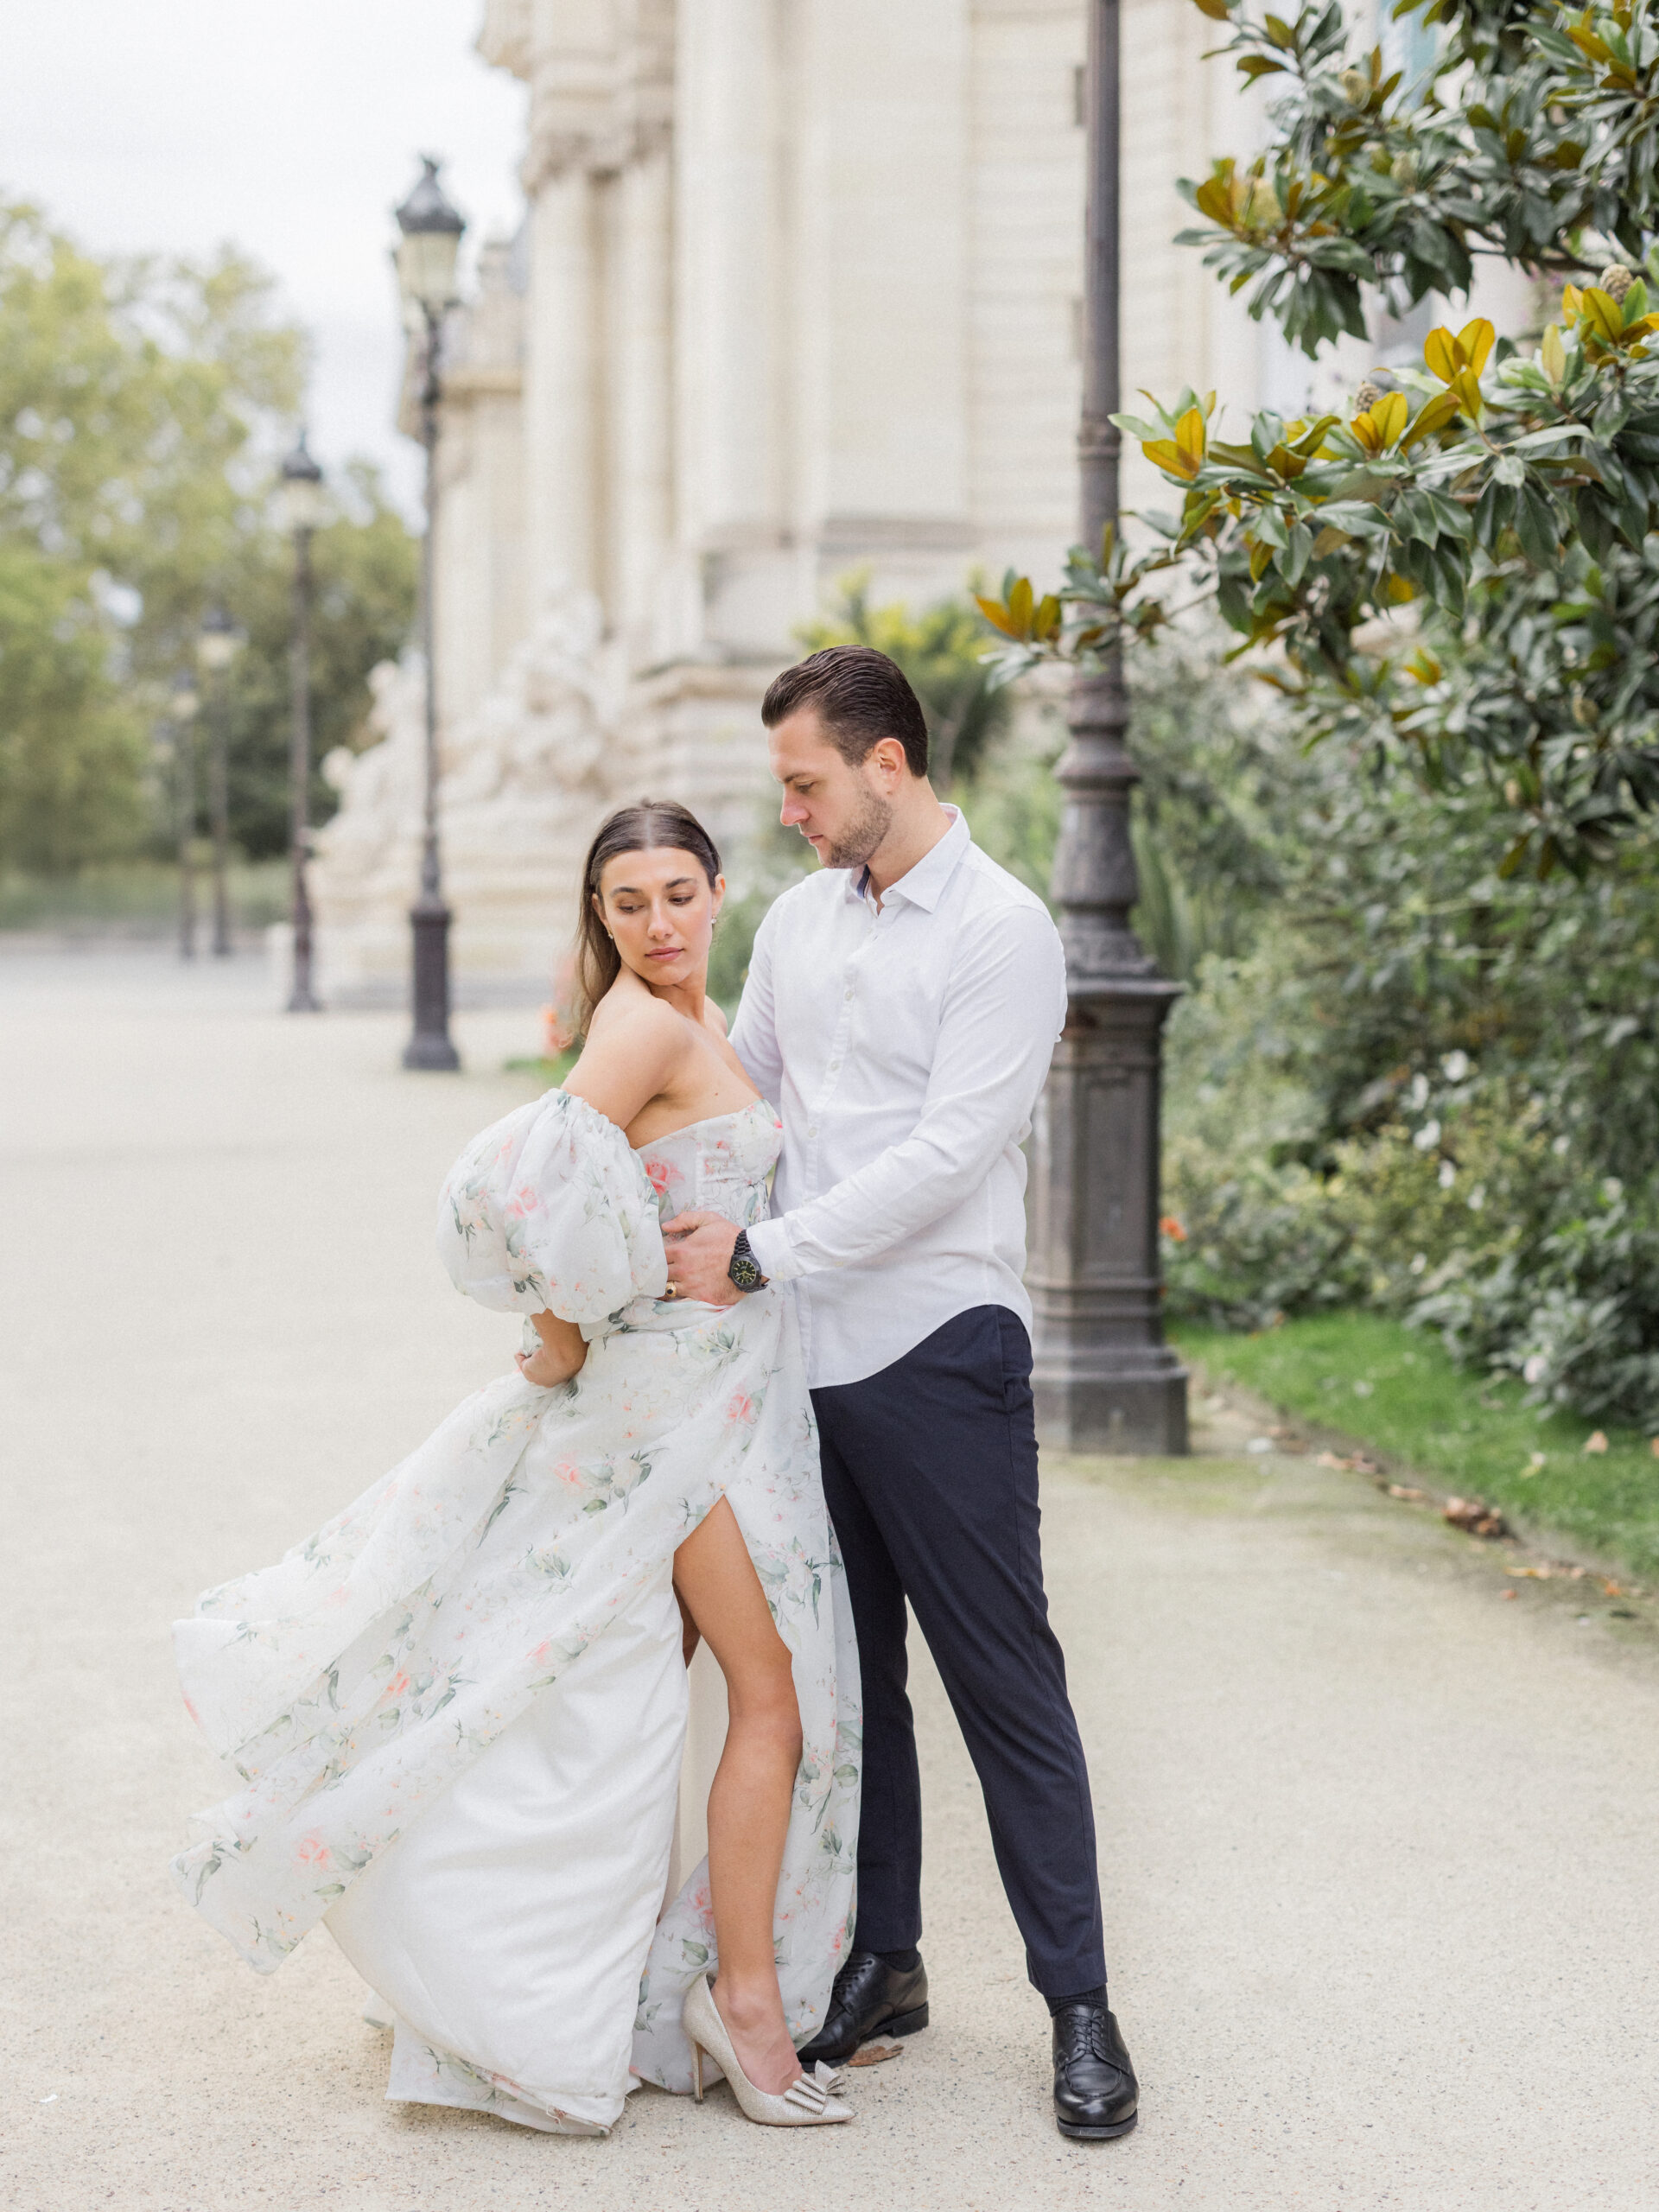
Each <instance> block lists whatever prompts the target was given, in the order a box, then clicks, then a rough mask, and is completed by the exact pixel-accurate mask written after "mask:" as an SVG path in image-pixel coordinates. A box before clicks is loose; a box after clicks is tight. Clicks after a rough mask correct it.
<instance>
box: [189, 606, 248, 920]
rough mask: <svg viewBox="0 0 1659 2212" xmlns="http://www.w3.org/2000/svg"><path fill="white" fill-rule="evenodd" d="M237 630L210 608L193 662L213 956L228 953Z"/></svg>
mask: <svg viewBox="0 0 1659 2212" xmlns="http://www.w3.org/2000/svg"><path fill="white" fill-rule="evenodd" d="M241 650H242V632H240V631H239V630H238V628H237V626H236V625H235V623H234V622H232V620H231V618H230V616H229V615H228V614H227V613H226V612H225V609H224V608H223V607H209V608H208V610H207V613H205V614H204V615H203V616H202V618H201V628H200V631H199V632H198V633H197V636H196V659H197V661H198V663H199V664H200V668H201V671H202V673H203V675H204V676H206V677H207V683H208V716H209V727H210V730H211V734H212V745H211V748H210V750H209V753H208V755H207V820H208V826H209V828H210V829H211V830H212V832H213V952H214V955H215V957H217V958H219V959H220V960H223V959H224V958H226V956H227V955H228V954H229V952H230V950H231V891H230V865H231V690H230V673H231V664H232V661H233V660H234V659H235V658H236V657H237V655H238V652H241Z"/></svg>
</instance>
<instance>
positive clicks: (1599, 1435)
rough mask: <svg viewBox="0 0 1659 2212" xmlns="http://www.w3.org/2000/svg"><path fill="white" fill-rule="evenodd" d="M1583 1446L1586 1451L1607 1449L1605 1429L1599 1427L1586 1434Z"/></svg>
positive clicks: (1603, 1450)
mask: <svg viewBox="0 0 1659 2212" xmlns="http://www.w3.org/2000/svg"><path fill="white" fill-rule="evenodd" d="M1584 1448H1585V1450H1586V1452H1605V1450H1606V1449H1607V1432H1606V1430H1605V1429H1604V1428H1599V1429H1597V1430H1595V1431H1594V1432H1593V1433H1592V1434H1591V1435H1589V1436H1586V1438H1585V1440H1584Z"/></svg>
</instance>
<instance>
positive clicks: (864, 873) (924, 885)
mask: <svg viewBox="0 0 1659 2212" xmlns="http://www.w3.org/2000/svg"><path fill="white" fill-rule="evenodd" d="M945 812H946V813H947V814H948V815H949V816H950V828H949V829H947V830H946V831H945V833H944V836H943V837H941V838H940V840H939V842H938V844H937V845H935V846H934V847H933V848H932V849H931V851H930V852H926V853H924V854H923V855H922V857H921V859H920V860H918V861H917V863H916V865H915V867H914V868H912V869H911V870H910V872H909V874H907V875H901V876H900V877H899V880H898V881H897V883H890V884H889V885H888V886H887V889H886V890H885V891H884V892H883V893H882V894H881V903H882V905H883V906H886V904H887V901H888V899H908V900H909V901H910V903H911V905H912V906H920V907H922V908H923V909H924V910H925V912H928V913H930V914H931V912H932V911H933V909H934V908H935V907H936V906H938V903H939V899H940V897H941V895H942V894H943V893H944V887H945V885H946V884H947V883H949V881H950V878H951V877H952V876H953V875H954V874H956V869H957V861H959V860H960V859H961V858H962V856H963V853H964V852H965V851H966V850H967V849H968V846H969V842H971V833H970V832H969V828H968V819H967V817H966V816H965V815H964V814H963V811H962V809H961V808H960V807H959V806H947V807H946V808H945ZM869 882H870V871H869V869H868V868H849V869H848V871H847V896H848V898H849V899H860V900H861V899H864V898H865V897H866V896H867V894H868V890H869Z"/></svg>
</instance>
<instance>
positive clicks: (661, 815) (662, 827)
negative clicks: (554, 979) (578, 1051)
mask: <svg viewBox="0 0 1659 2212" xmlns="http://www.w3.org/2000/svg"><path fill="white" fill-rule="evenodd" d="M665 850H666V851H674V852H683V853H690V855H692V857H693V859H694V860H696V862H697V864H698V866H699V867H700V868H702V872H703V874H705V875H706V876H707V877H708V879H709V889H710V890H711V891H712V890H713V889H714V887H715V878H716V877H717V876H718V875H719V874H720V855H719V854H718V853H717V852H716V851H715V841H714V839H713V838H712V837H711V836H709V832H708V831H707V830H706V829H704V828H703V826H702V823H701V822H699V821H698V819H697V817H696V815H695V814H693V813H692V811H691V810H690V807H689V806H682V805H681V804H680V803H679V801H678V800H677V799H671V798H663V799H656V798H646V799H641V800H640V802H639V805H638V806H620V807H618V809H617V810H616V812H615V813H614V814H610V815H607V817H605V819H604V821H603V822H601V823H600V825H599V835H598V836H596V837H595V838H594V842H593V843H592V844H591V845H589V846H588V858H587V861H586V862H585V863H584V865H583V868H582V903H581V907H580V909H579V911H578V913H577V916H576V991H575V1007H573V1008H572V1013H573V1014H574V1016H575V1027H576V1031H577V1033H578V1035H584V1036H585V1035H586V1033H587V1029H588V1023H589V1022H590V1021H591V1020H593V1016H594V1007H596V1006H597V1005H598V1004H599V1002H600V1001H601V999H602V998H603V997H604V995H605V994H606V992H607V991H608V990H609V989H610V988H611V985H612V984H613V982H615V981H616V979H617V977H618V976H620V974H621V972H622V956H621V954H620V952H619V951H618V950H617V949H616V946H615V944H614V942H613V939H612V937H611V933H610V931H608V930H607V928H606V926H605V925H604V923H603V922H602V921H601V919H600V918H599V909H598V906H596V905H595V904H594V901H595V900H596V899H597V898H598V896H599V884H600V878H601V876H602V875H603V874H604V873H605V864H606V862H607V861H613V860H614V859H615V858H616V856H617V855H618V854H619V853H656V852H663V851H665Z"/></svg>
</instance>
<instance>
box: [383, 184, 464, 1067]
mask: <svg viewBox="0 0 1659 2212" xmlns="http://www.w3.org/2000/svg"><path fill="white" fill-rule="evenodd" d="M421 166H422V175H421V180H420V182H419V183H418V184H417V185H416V187H415V189H414V190H413V192H411V193H410V195H409V197H408V199H407V200H404V204H403V206H402V207H400V208H398V210H397V229H398V232H399V237H398V241H397V289H398V291H399V293H400V294H401V296H402V299H403V305H404V321H405V323H406V325H407V327H408V328H409V330H410V334H411V335H412V336H413V337H414V338H415V340H416V342H417V344H418V345H419V347H420V372H421V390H420V408H421V430H420V438H421V443H422V445H423V446H424V447H425V448H426V535H425V537H424V538H423V541H422V545H421V652H422V657H423V660H424V662H425V665H426V836H425V842H424V844H423V848H422V851H421V887H420V893H419V895H418V896H417V897H416V901H415V904H414V906H412V907H411V908H410V916H409V918H410V928H411V930H412V931H413V935H414V957H415V973H414V989H413V999H414V1014H415V1027H414V1033H413V1034H412V1035H411V1036H410V1040H409V1043H408V1045H407V1046H405V1047H404V1066H405V1067H406V1068H443V1069H448V1068H458V1067H459V1066H460V1065H461V1060H460V1057H459V1055H458V1054H457V1052H456V1051H455V1048H454V1045H452V1044H451V1042H450V1041H449V909H448V906H445V905H444V903H443V892H442V875H441V874H440V870H439V864H438V694H437V671H436V669H435V665H434V652H435V624H434V622H433V620H432V590H433V546H434V541H435V534H436V528H437V518H438V480H437V451H438V408H439V404H440V402H441V401H442V397H443V387H442V383H441V382H440V378H439V372H440V370H441V367H442V346H443V319H444V317H445V315H447V314H448V311H449V309H450V308H452V307H454V304H455V297H456V295H455V264H456V261H457V259H458V258H459V256H460V252H461V232H463V231H464V230H465V229H466V227H467V226H466V224H465V223H464V222H463V221H462V220H461V217H460V215H458V214H457V213H456V212H455V210H454V208H453V207H451V206H450V205H449V202H448V200H446V199H445V198H444V196H443V188H442V186H441V185H440V184H439V182H438V165H437V163H436V162H435V161H434V160H433V159H432V157H431V156H430V155H428V154H423V155H422V156H421Z"/></svg>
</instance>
